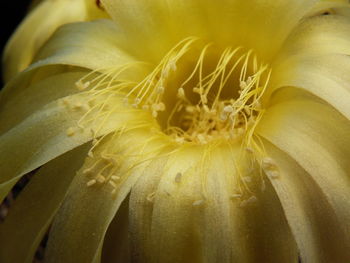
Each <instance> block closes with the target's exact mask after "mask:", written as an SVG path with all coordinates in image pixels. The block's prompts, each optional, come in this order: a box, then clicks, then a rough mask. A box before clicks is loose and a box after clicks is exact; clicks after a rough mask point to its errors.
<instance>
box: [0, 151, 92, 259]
mask: <svg viewBox="0 0 350 263" xmlns="http://www.w3.org/2000/svg"><path fill="white" fill-rule="evenodd" d="M87 150H88V147H86V146H83V147H79V148H77V149H75V150H73V151H71V152H68V153H66V154H64V155H63V156H62V157H59V158H57V159H55V160H53V161H51V162H49V163H48V164H46V165H45V166H44V167H43V168H41V169H40V170H39V172H37V173H36V174H35V175H34V177H33V178H32V179H31V181H30V182H29V184H28V185H27V186H26V187H25V188H24V190H23V191H22V192H21V193H20V195H19V197H18V198H17V199H16V200H15V202H14V203H13V204H12V205H11V208H10V213H9V214H8V216H7V217H6V220H5V222H4V223H3V224H1V225H0V242H1V247H0V261H1V262H22V263H31V262H32V260H33V256H34V253H35V251H36V250H37V247H38V246H39V244H40V242H41V240H42V239H43V237H44V235H45V233H46V231H47V230H48V228H49V226H50V224H51V221H52V219H53V217H54V216H55V214H56V212H57V210H58V208H59V207H60V205H61V203H62V201H63V200H64V197H65V195H66V192H67V191H68V187H69V184H70V183H71V181H72V180H73V178H74V176H75V174H76V171H77V170H78V169H79V168H80V167H81V165H82V164H83V161H84V159H85V155H86V153H87Z"/></svg>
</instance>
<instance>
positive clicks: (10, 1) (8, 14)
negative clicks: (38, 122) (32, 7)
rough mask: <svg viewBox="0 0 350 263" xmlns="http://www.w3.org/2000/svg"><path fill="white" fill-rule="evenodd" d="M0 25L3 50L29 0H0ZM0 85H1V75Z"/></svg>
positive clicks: (23, 14)
mask: <svg viewBox="0 0 350 263" xmlns="http://www.w3.org/2000/svg"><path fill="white" fill-rule="evenodd" d="M0 1H1V3H0V11H1V26H0V34H1V35H0V39H1V42H0V50H1V54H2V52H3V49H4V46H5V44H6V41H7V40H8V39H9V37H10V36H11V34H12V32H13V31H14V30H15V29H16V27H17V26H18V24H19V23H20V22H21V20H22V19H23V17H24V16H25V14H26V12H27V10H28V6H29V4H30V2H31V1H30V0H0ZM0 80H1V86H0V89H1V87H2V85H3V84H2V77H1V78H0Z"/></svg>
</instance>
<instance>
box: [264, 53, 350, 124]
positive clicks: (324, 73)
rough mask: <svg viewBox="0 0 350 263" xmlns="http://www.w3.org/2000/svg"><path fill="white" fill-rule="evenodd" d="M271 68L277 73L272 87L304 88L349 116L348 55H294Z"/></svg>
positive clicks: (349, 80)
mask: <svg viewBox="0 0 350 263" xmlns="http://www.w3.org/2000/svg"><path fill="white" fill-rule="evenodd" d="M275 70H276V73H277V72H278V74H275V76H274V78H273V80H272V81H273V84H272V86H273V87H274V89H275V90H276V89H278V88H281V87H286V86H287V87H288V86H294V87H297V88H301V89H304V90H306V91H308V92H311V93H312V94H314V95H316V96H318V97H320V98H322V99H323V100H325V101H326V102H328V103H330V104H331V105H332V106H333V107H334V108H336V109H337V110H339V111H340V112H341V113H342V114H343V115H344V116H346V117H347V118H350V104H349V99H350V87H349V83H350V77H349V70H350V58H349V56H347V55H336V54H334V55H323V56H322V55H319V56H311V57H304V56H301V57H295V58H291V59H288V60H286V61H284V63H283V64H281V65H280V66H279V67H277V68H276V69H275ZM272 91H273V89H272V90H271V91H270V92H272Z"/></svg>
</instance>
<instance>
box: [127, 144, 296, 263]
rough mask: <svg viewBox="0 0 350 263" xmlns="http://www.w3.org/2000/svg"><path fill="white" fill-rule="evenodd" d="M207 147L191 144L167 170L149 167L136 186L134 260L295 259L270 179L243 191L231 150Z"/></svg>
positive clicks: (132, 204)
mask: <svg viewBox="0 0 350 263" xmlns="http://www.w3.org/2000/svg"><path fill="white" fill-rule="evenodd" d="M208 150H209V149H208V148H205V147H203V148H201V147H193V148H191V147H187V148H184V149H183V150H180V151H179V152H176V153H173V154H171V155H169V160H168V161H167V163H166V164H165V166H164V168H162V170H163V171H160V173H159V172H158V170H157V171H156V172H153V173H149V172H145V174H144V175H143V176H142V177H141V178H140V179H139V181H138V183H137V184H136V185H135V187H134V188H133V189H132V193H131V197H130V204H129V207H130V210H131V213H130V227H131V241H132V255H133V258H132V260H133V261H135V262H169V263H170V262H174V263H175V262H184V263H187V262H188V263H190V262H191V263H192V262H193V263H195V262H212V263H215V262H227V263H229V262H251V263H253V262H257V260H260V259H261V258H264V259H266V260H267V261H268V262H276V263H277V262H294V261H296V260H297V250H296V246H295V244H294V240H293V238H292V236H291V233H290V232H289V227H288V225H287V223H286V221H285V218H284V214H283V212H282V209H281V206H280V203H279V201H278V200H277V199H276V196H275V193H274V191H273V189H272V188H271V186H270V185H267V187H266V189H265V192H261V191H260V190H257V188H254V191H253V192H254V194H255V196H252V195H242V196H241V197H237V196H236V195H237V193H236V194H234V193H235V191H236V190H238V189H237V185H235V180H237V172H236V168H235V166H234V161H233V159H232V152H231V150H230V149H227V148H218V149H217V150H214V151H213V152H211V151H208ZM252 176H253V177H252V178H257V177H258V178H259V176H258V175H257V176H255V175H254V174H253V175H252ZM252 180H254V179H252ZM258 181H259V180H258ZM258 189H259V188H258ZM253 215H254V216H253ZM262 222H264V223H262Z"/></svg>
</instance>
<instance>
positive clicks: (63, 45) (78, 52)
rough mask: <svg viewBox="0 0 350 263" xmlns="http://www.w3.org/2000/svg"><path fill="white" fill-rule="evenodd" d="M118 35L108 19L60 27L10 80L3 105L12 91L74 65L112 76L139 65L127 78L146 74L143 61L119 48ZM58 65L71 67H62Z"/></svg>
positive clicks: (0, 100) (3, 96)
mask: <svg viewBox="0 0 350 263" xmlns="http://www.w3.org/2000/svg"><path fill="white" fill-rule="evenodd" d="M119 38H120V32H119V30H118V28H117V27H116V26H115V24H114V23H113V22H112V21H109V20H98V21H94V22H85V23H75V24H69V25H65V26H63V27H61V28H60V29H59V30H58V31H57V32H56V33H55V34H54V35H53V37H52V38H51V39H50V40H49V41H48V42H47V44H46V45H45V46H44V47H43V48H42V49H41V51H40V52H39V53H38V55H37V56H36V59H35V63H34V64H33V65H31V66H30V67H29V68H28V69H26V70H25V71H24V72H22V73H20V74H19V75H18V76H17V77H16V78H14V79H12V81H10V82H8V83H7V85H6V86H5V88H4V90H3V91H2V92H1V96H0V104H1V103H3V102H4V100H6V99H8V98H9V97H11V96H13V93H17V92H19V90H22V89H26V88H30V87H31V85H32V84H33V82H35V81H38V80H40V79H43V78H45V77H47V76H48V75H50V74H57V71H58V72H60V71H62V70H63V71H64V72H66V71H68V70H69V71H72V70H73V69H74V68H73V69H72V67H71V66H75V67H82V68H87V69H91V70H94V71H105V72H107V73H109V74H111V75H112V74H117V72H118V71H120V70H121V69H122V68H123V67H126V66H127V65H128V66H131V65H135V64H137V67H136V69H134V68H132V69H133V70H132V74H130V75H128V76H129V78H128V79H129V80H130V79H131V80H135V79H136V80H137V79H138V78H140V76H141V78H142V77H144V76H145V75H144V73H145V72H144V71H142V70H140V69H141V67H140V63H137V61H136V59H135V58H133V57H132V56H131V55H130V54H128V53H127V52H126V51H123V50H122V49H121V48H120V46H119V44H118V40H119ZM59 65H65V66H67V67H68V68H63V69H60V68H59V67H58V66H59ZM61 67H62V66H61ZM57 68H58V69H57ZM141 71H142V72H141ZM140 74H141V75H140Z"/></svg>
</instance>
